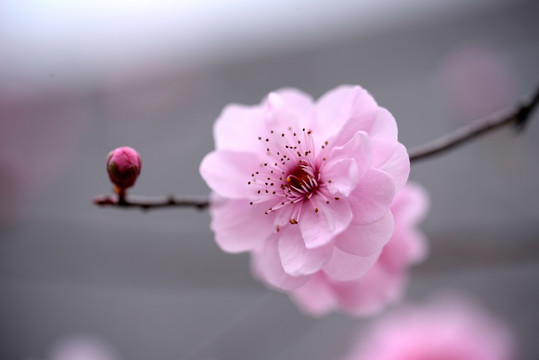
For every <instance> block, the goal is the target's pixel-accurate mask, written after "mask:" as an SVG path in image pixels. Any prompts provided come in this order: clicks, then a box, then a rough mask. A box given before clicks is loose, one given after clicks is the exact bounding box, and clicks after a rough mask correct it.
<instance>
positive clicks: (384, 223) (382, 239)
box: [335, 211, 394, 256]
mask: <svg viewBox="0 0 539 360" xmlns="http://www.w3.org/2000/svg"><path fill="white" fill-rule="evenodd" d="M393 229H394V220H393V214H392V213H391V212H390V211H389V212H387V213H386V214H385V215H384V216H383V217H382V218H381V219H380V220H377V221H375V222H373V223H370V224H367V225H362V224H356V223H354V222H352V223H351V224H350V225H349V226H348V227H347V228H346V230H345V231H343V232H342V233H340V234H339V235H338V236H337V238H336V239H335V246H336V247H337V248H339V249H341V250H342V251H344V252H347V253H349V254H352V255H356V256H369V255H372V254H375V253H377V252H379V251H380V249H381V248H382V247H383V246H384V245H385V244H387V242H388V241H389V239H390V238H391V235H392V234H393Z"/></svg>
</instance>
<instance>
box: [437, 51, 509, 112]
mask: <svg viewBox="0 0 539 360" xmlns="http://www.w3.org/2000/svg"><path fill="white" fill-rule="evenodd" d="M512 70H513V69H512V68H511V66H510V63H509V62H508V61H507V59H506V57H505V56H504V54H503V53H501V52H499V51H496V50H495V49H493V48H489V47H487V46H465V47H461V48H459V49H457V50H456V51H453V52H452V53H451V54H449V56H448V57H447V59H446V60H445V61H444V63H443V65H442V69H441V79H442V86H443V90H444V93H445V97H446V101H447V103H448V105H449V106H450V107H451V110H452V111H453V114H454V115H455V116H456V117H457V118H459V119H460V120H462V121H471V120H474V119H476V118H479V117H483V116H487V115H490V114H491V113H493V112H495V111H498V110H500V109H503V108H505V107H507V106H509V105H511V104H512V103H513V102H514V100H515V77H514V72H513V71H512Z"/></svg>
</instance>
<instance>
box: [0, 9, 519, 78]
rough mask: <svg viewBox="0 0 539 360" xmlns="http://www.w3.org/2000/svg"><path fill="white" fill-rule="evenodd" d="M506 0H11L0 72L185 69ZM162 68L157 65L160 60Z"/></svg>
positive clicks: (2, 26)
mask: <svg viewBox="0 0 539 360" xmlns="http://www.w3.org/2000/svg"><path fill="white" fill-rule="evenodd" d="M503 2H509V1H508V0H475V1H468V0H454V1H446V0H408V1H400V0H379V1H353V0H335V1H312V0H275V1H250V0H191V1H189V0H177V1H172V0H155V1H152V0H138V1H128V0H114V1H107V0H93V1H92V0H85V1H68V0H50V1H40V0H20V1H18V0H5V1H2V2H1V4H0V46H1V47H0V48H1V50H2V56H1V63H0V81H1V83H2V84H3V85H2V86H3V87H5V86H10V85H12V86H14V87H15V88H16V87H17V85H16V84H17V83H18V82H20V81H30V82H32V83H35V84H39V83H44V82H47V81H48V76H49V75H51V76H56V77H58V78H57V79H56V80H57V84H62V83H66V82H67V83H72V82H73V81H85V82H90V81H92V78H93V77H95V76H98V77H107V76H111V75H112V76H113V74H114V73H115V72H122V71H126V70H128V69H131V70H133V68H136V69H137V70H140V71H149V70H150V69H151V68H152V66H151V65H152V64H157V66H158V67H162V66H163V63H168V64H169V66H170V65H171V64H174V66H175V67H176V68H178V67H179V68H183V69H188V68H191V67H200V66H201V65H205V64H216V63H222V62H224V61H234V60H245V59H246V58H249V57H253V56H260V55H265V54H272V53H275V52H282V51H286V50H291V49H296V50H298V49H299V50H301V49H304V48H307V47H312V46H319V45H320V44H321V43H324V42H329V41H332V39H335V38H339V37H341V38H342V37H343V36H347V35H350V34H354V36H357V35H358V34H362V35H363V36H364V35H369V34H372V33H375V32H377V31H380V30H384V29H387V28H391V27H395V26H399V25H403V24H406V23H414V22H424V21H428V22H435V21H437V19H438V18H443V19H448V18H450V17H451V16H456V15H458V14H462V13H466V12H468V11H471V10H475V9H481V8H482V7H485V6H489V5H493V4H499V3H503ZM154 71H155V69H154Z"/></svg>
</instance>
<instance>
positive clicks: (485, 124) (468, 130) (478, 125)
mask: <svg viewBox="0 0 539 360" xmlns="http://www.w3.org/2000/svg"><path fill="white" fill-rule="evenodd" d="M538 104H539V88H538V89H537V91H536V92H535V95H534V96H533V97H532V99H531V100H530V101H528V102H527V103H523V104H522V105H520V106H519V107H517V108H516V109H513V110H512V111H510V112H509V113H507V112H505V113H504V114H498V115H493V116H489V117H486V118H482V119H478V120H475V121H474V122H472V123H471V124H469V125H466V126H464V127H461V128H460V129H457V130H456V131H455V132H453V133H451V134H449V135H446V136H443V137H441V138H439V139H437V140H434V141H432V142H430V143H428V144H426V145H423V146H421V147H420V148H418V149H413V150H412V151H410V162H414V161H418V160H422V159H426V158H429V157H432V156H434V155H437V154H440V153H442V152H445V151H448V150H451V149H453V148H455V147H457V146H459V145H462V144H464V143H466V142H468V141H471V140H473V139H475V138H477V137H479V136H481V135H484V134H486V133H488V132H490V131H493V130H495V129H498V128H501V127H504V126H509V125H512V126H515V127H516V129H517V130H522V129H523V128H524V126H525V125H526V123H527V122H528V120H529V118H530V117H531V114H532V112H533V110H534V109H535V108H536V107H537V105H538Z"/></svg>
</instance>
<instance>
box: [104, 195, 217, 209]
mask: <svg viewBox="0 0 539 360" xmlns="http://www.w3.org/2000/svg"><path fill="white" fill-rule="evenodd" d="M94 204H96V205H98V206H115V207H124V208H139V209H142V210H149V209H156V208H169V207H193V208H196V209H199V210H203V209H205V208H207V207H208V206H209V205H210V202H209V200H207V199H198V200H197V199H177V198H175V197H174V196H168V197H143V196H129V197H127V195H126V196H117V195H101V196H98V197H96V198H95V199H94Z"/></svg>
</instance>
